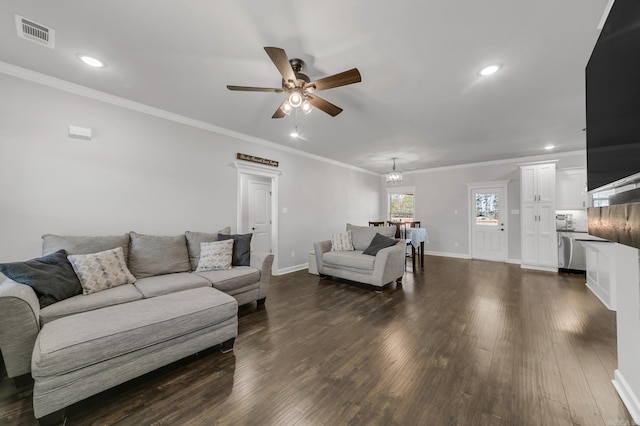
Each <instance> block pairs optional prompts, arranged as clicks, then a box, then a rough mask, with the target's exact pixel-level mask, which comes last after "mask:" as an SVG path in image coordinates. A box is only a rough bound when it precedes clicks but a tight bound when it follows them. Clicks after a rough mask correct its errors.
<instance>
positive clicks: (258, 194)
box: [248, 180, 271, 253]
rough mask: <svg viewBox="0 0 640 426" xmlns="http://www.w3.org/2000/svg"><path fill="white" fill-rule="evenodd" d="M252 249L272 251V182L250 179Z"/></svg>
mask: <svg viewBox="0 0 640 426" xmlns="http://www.w3.org/2000/svg"><path fill="white" fill-rule="evenodd" d="M248 195H249V215H248V217H249V226H250V227H251V231H252V232H253V237H252V238H251V249H252V250H257V251H263V252H266V253H271V182H269V183H265V182H260V181H253V180H250V181H249V194H248Z"/></svg>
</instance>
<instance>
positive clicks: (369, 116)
mask: <svg viewBox="0 0 640 426" xmlns="http://www.w3.org/2000/svg"><path fill="white" fill-rule="evenodd" d="M606 3H607V0H562V1H557V0H537V1H527V2H521V1H513V0H484V1H473V0H439V1H435V0H396V1H394V2H376V3H373V2H365V1H363V0H359V1H358V0H324V1H316V2H313V3H312V2H309V1H293V0H264V1H249V0H233V1H232V0H227V1H218V0H215V1H212V0H188V1H187V0H184V1H179V2H178V1H164V2H159V1H157V0H156V1H154V0H136V1H125V0H112V1H108V2H95V1H86V0H56V1H50V0H39V1H37V0H2V3H1V4H0V61H3V62H6V63H9V64H13V65H17V66H20V67H23V68H27V69H30V70H33V71H37V72H40V73H44V74H47V75H50V76H54V77H57V78H60V79H63V80H67V81H70V82H73V83H76V84H80V85H82V86H86V87H89V88H92V89H96V90H100V91H103V92H106V93H109V94H113V95H116V96H120V97H123V98H127V99H130V100H134V101H137V102H141V103H144V104H147V105H151V106H154V107H157V108H160V109H163V110H166V111H170V112H173V113H177V114H180V115H183V116H186V117H190V118H193V119H196V120H200V121H203V122H206V123H210V124H213V125H216V126H221V127H224V128H227V129H230V130H233V131H236V132H240V133H243V134H246V135H250V136H253V137H257V138H260V139H264V140H267V141H270V142H274V143H277V144H281V145H285V146H287V147H291V148H295V149H299V150H302V151H306V152H308V153H312V154H315V155H318V156H321V157H325V158H329V159H332V160H336V161H339V162H342V163H346V164H349V165H352V166H356V167H360V168H363V169H366V170H369V171H373V172H377V173H383V172H386V171H389V169H390V168H391V163H392V161H391V158H392V157H398V160H397V164H398V169H399V170H412V169H427V168H433V167H441V166H449V165H457V164H465V163H474V162H480V161H491V160H500V159H506V158H516V157H523V156H530V155H537V154H543V153H546V151H544V148H543V147H544V146H545V145H547V144H552V145H555V147H556V148H555V152H567V151H575V150H581V149H584V147H585V133H584V131H583V129H584V127H585V111H584V109H585V108H584V103H585V93H584V67H585V65H586V63H587V61H588V59H589V55H590V54H591V50H592V49H593V46H594V44H595V42H596V40H597V37H598V34H599V30H598V29H597V25H598V22H599V20H600V18H601V16H602V14H603V12H604V10H605V6H606ZM373 4H375V6H373ZM14 14H18V15H22V16H23V17H25V18H27V19H30V20H33V21H35V22H37V23H40V24H43V25H46V26H49V27H52V28H53V29H54V30H55V49H49V48H47V47H43V46H40V45H37V44H35V43H32V42H29V41H26V40H24V39H21V38H18V37H17V35H16V28H15V23H14ZM264 46H277V47H282V48H284V49H285V50H286V52H287V54H288V55H289V57H290V58H292V57H297V58H301V59H303V60H304V61H305V62H306V64H307V68H306V71H304V72H305V73H306V74H307V75H309V77H310V78H311V79H312V80H315V79H318V78H321V77H324V76H327V75H330V74H335V73H338V72H341V71H345V70H347V69H350V68H353V67H357V68H358V69H359V70H360V73H361V74H362V83H358V84H354V85H350V86H344V87H338V88H334V89H330V90H327V91H324V92H322V93H320V95H321V96H322V97H324V98H325V99H327V100H328V101H330V102H332V103H334V104H336V105H338V106H340V107H342V108H344V111H343V112H342V113H341V114H340V115H338V116H337V117H335V118H334V117H331V116H329V115H327V114H325V113H323V112H322V111H319V110H317V109H316V110H314V111H312V113H311V114H309V115H306V116H305V115H303V114H298V117H297V119H296V118H295V115H294V114H291V115H290V116H288V117H285V118H283V119H272V118H271V115H272V114H273V113H274V111H275V110H276V108H277V107H278V106H279V105H280V103H281V101H282V100H283V99H284V95H283V94H276V93H251V92H231V91H229V90H227V89H226V85H227V84H234V85H247V86H264V87H279V86H280V83H281V77H280V75H279V73H278V71H277V69H276V68H275V66H274V65H273V63H272V62H271V61H270V59H269V57H268V56H267V54H266V53H265V51H264V50H263V47H264ZM79 53H85V54H90V55H93V56H95V57H97V58H100V59H101V60H103V61H105V62H106V64H107V66H106V67H105V68H102V69H92V68H89V67H87V66H86V65H84V64H82V63H81V62H80V61H79V60H78V59H77V55H78V54H79ZM492 63H500V64H502V66H503V67H502V69H501V70H500V71H499V72H498V73H496V74H494V75H491V76H487V77H481V76H479V75H478V70H479V68H481V67H482V66H484V65H487V64H492ZM296 124H297V125H298V128H299V131H300V134H301V136H302V137H303V139H292V138H291V137H290V136H289V133H290V131H291V129H292V128H293V127H294V126H295V125H296Z"/></svg>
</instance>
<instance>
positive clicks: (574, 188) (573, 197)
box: [556, 168, 587, 210]
mask: <svg viewBox="0 0 640 426" xmlns="http://www.w3.org/2000/svg"><path fill="white" fill-rule="evenodd" d="M586 207H587V169H585V168H578V169H564V170H558V172H557V173H556V209H557V210H581V209H585V208H586Z"/></svg>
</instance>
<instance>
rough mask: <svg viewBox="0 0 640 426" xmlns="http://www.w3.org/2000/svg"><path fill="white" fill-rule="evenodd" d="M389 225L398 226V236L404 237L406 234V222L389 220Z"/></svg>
mask: <svg viewBox="0 0 640 426" xmlns="http://www.w3.org/2000/svg"><path fill="white" fill-rule="evenodd" d="M387 225H388V226H395V227H396V235H395V237H396V238H404V235H405V232H404V230H405V228H406V226H407V223H406V222H394V221H391V220H389V221H387Z"/></svg>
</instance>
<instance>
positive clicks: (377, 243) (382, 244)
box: [362, 234, 398, 256]
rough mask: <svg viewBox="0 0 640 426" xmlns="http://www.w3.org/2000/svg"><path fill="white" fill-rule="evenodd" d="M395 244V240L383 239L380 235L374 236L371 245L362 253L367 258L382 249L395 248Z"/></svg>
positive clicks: (396, 241)
mask: <svg viewBox="0 0 640 426" xmlns="http://www.w3.org/2000/svg"><path fill="white" fill-rule="evenodd" d="M397 243H398V240H396V239H395V238H389V237H385V236H384V235H382V234H376V236H375V237H373V240H371V244H369V247H367V248H366V249H364V251H363V252H362V253H363V254H367V255H369V256H375V255H376V254H378V252H379V251H380V250H382V249H383V248H387V247H391V246H395V245H396V244H397Z"/></svg>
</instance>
